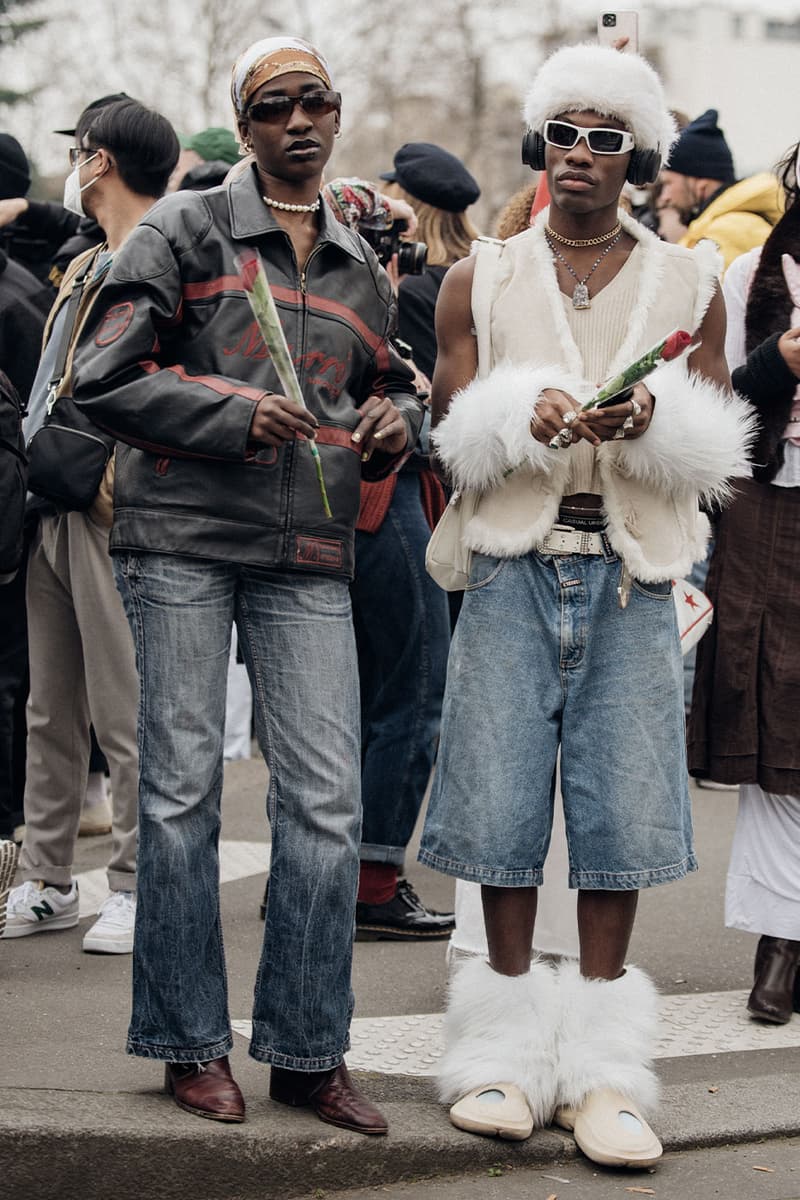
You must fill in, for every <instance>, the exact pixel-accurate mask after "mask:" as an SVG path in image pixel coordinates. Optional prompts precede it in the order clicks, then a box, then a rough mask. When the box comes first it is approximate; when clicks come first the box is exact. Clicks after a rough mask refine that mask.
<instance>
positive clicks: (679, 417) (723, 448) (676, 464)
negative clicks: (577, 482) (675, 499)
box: [612, 362, 758, 504]
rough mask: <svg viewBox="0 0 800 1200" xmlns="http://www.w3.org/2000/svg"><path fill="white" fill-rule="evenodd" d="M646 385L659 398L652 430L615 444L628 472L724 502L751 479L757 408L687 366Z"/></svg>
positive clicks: (663, 371) (666, 370)
mask: <svg viewBox="0 0 800 1200" xmlns="http://www.w3.org/2000/svg"><path fill="white" fill-rule="evenodd" d="M646 383H647V386H648V387H650V388H652V391H653V395H654V396H655V397H656V407H655V412H654V414H653V419H652V421H651V422H650V426H649V428H648V429H647V430H646V432H645V433H643V434H642V436H641V437H640V438H635V439H634V440H632V441H617V442H613V443H612V444H613V446H614V448H615V450H616V462H617V465H618V466H619V468H620V469H621V470H622V473H623V474H624V475H628V476H631V477H632V478H634V479H639V480H641V482H642V483H645V484H649V485H650V486H651V487H653V488H657V489H658V490H660V491H665V492H674V491H677V490H681V489H685V490H686V491H689V492H696V493H698V495H699V496H700V499H701V500H703V501H706V502H709V503H714V504H724V503H725V502H726V501H728V500H729V499H730V498H731V495H732V486H731V485H732V481H733V480H734V479H736V478H743V477H749V475H750V463H749V462H748V453H749V450H750V447H751V445H752V443H753V439H754V438H755V435H756V431H757V427H758V422H757V418H756V416H755V413H754V411H753V409H752V407H751V406H750V405H749V404H748V403H747V401H745V400H742V399H741V397H739V396H737V395H736V393H735V392H728V391H725V390H724V389H722V388H720V387H717V385H716V384H714V383H711V382H709V381H708V380H707V379H704V378H703V376H701V375H698V373H697V372H696V371H687V369H686V365H685V363H683V362H676V363H670V364H667V365H665V366H663V367H660V368H659V369H658V370H657V371H654V372H653V374H652V375H651V376H650V377H649V379H647V381H646Z"/></svg>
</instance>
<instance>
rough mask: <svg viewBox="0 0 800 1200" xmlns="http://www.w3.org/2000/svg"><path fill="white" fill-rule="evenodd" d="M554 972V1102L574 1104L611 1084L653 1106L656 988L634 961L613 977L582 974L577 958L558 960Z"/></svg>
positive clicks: (655, 1088) (646, 1106)
mask: <svg viewBox="0 0 800 1200" xmlns="http://www.w3.org/2000/svg"><path fill="white" fill-rule="evenodd" d="M558 975H559V986H560V1002H561V1026H560V1031H559V1055H558V1103H559V1104H560V1105H561V1104H565V1105H568V1106H570V1107H578V1106H580V1104H582V1102H583V1101H584V1100H585V1099H586V1097H587V1096H588V1095H589V1094H590V1093H591V1092H595V1091H598V1090H599V1089H600V1088H612V1089H614V1090H615V1091H618V1092H621V1093H622V1095H623V1096H627V1097H628V1099H630V1100H632V1101H633V1102H634V1104H637V1105H638V1106H639V1108H640V1109H642V1110H643V1111H645V1112H646V1111H647V1110H648V1109H650V1110H652V1109H653V1107H654V1106H655V1103H656V1100H657V1099H658V1080H657V1079H656V1076H655V1073H654V1071H653V1069H652V1065H651V1055H652V1051H653V1043H654V1039H655V1032H656V1025H657V1020H658V994H657V992H656V989H655V987H654V985H653V983H652V981H651V980H650V979H649V977H648V976H647V975H645V973H644V972H643V971H640V970H639V969H638V968H637V967H628V968H627V970H626V971H625V974H624V975H623V976H621V977H620V978H619V979H614V980H611V981H607V980H604V979H585V978H584V977H583V976H582V975H581V973H580V970H579V967H578V964H577V963H576V962H565V963H562V964H561V966H560V967H559V969H558Z"/></svg>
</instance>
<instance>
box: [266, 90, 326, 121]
mask: <svg viewBox="0 0 800 1200" xmlns="http://www.w3.org/2000/svg"><path fill="white" fill-rule="evenodd" d="M297 104H299V105H300V107H301V108H302V110H303V112H305V113H308V115H309V116H311V117H321V116H324V115H325V114H326V113H332V112H334V111H335V110H336V109H337V108H338V107H339V96H338V93H337V92H306V93H304V94H303V95H302V96H265V98H264V99H263V100H259V101H257V102H256V103H255V104H251V105H250V107H249V109H248V110H247V115H248V117H251V118H252V119H253V120H254V121H266V122H275V123H277V122H279V121H286V120H288V118H289V117H290V115H291V114H292V113H293V112H294V108H295V105H297Z"/></svg>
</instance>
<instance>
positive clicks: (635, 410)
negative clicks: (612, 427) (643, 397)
mask: <svg viewBox="0 0 800 1200" xmlns="http://www.w3.org/2000/svg"><path fill="white" fill-rule="evenodd" d="M641 411H642V406H641V404H639V403H637V401H636V400H634V398H633V396H631V416H632V417H638V415H639V413H640V412H641Z"/></svg>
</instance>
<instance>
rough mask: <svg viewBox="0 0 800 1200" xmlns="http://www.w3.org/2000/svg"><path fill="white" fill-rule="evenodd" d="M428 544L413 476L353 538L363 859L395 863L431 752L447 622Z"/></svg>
mask: <svg viewBox="0 0 800 1200" xmlns="http://www.w3.org/2000/svg"><path fill="white" fill-rule="evenodd" d="M429 537H430V529H429V527H428V523H427V521H426V519H425V515H424V513H423V510H422V504H421V502H420V483H419V476H418V475H416V474H415V473H413V472H404V473H403V474H401V475H400V476H399V478H398V480H397V487H396V489H395V493H394V496H393V498H392V503H391V506H390V508H389V512H388V513H387V515H386V518H385V520H384V522H383V524H382V525H381V527H380V529H379V530H378V531H377V533H362V532H357V533H356V577H355V580H354V581H353V584H352V586H351V595H352V600H353V619H354V622H355V630H356V645H357V647H358V667H359V677H360V682H361V757H362V770H361V794H362V804H363V810H364V823H363V831H362V835H361V850H360V857H361V859H362V861H371V862H386V863H394V864H396V865H397V866H402V864H403V858H404V855H405V848H406V846H407V844H408V842H409V840H410V838H411V835H412V833H413V831H414V825H415V823H416V820H417V816H418V814H419V810H420V807H421V805H422V801H423V799H424V796H425V789H426V787H427V785H428V779H429V777H430V773H431V768H432V766H433V761H434V757H435V754H436V742H437V738H438V735H439V721H440V716H441V708H442V697H443V695H444V682H445V675H446V672H447V654H448V650H449V646H450V619H449V615H448V605H447V596H446V594H445V593H444V592H443V591H442V590H441V588H439V586H438V585H437V584H435V583H434V582H433V580H432V579H431V577H430V576H429V575H428V573H427V572H426V570H425V547H426V546H427V544H428V539H429Z"/></svg>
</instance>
